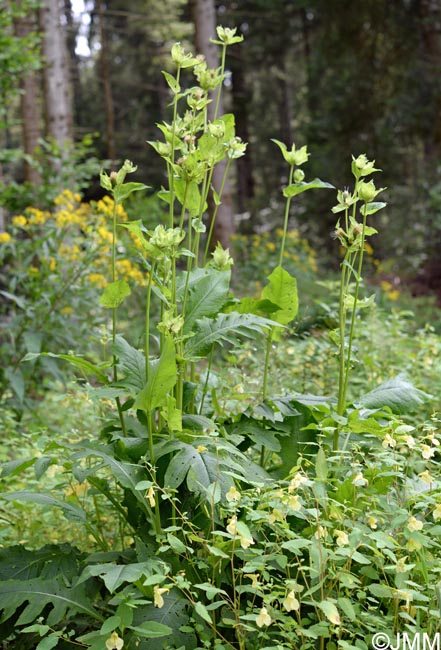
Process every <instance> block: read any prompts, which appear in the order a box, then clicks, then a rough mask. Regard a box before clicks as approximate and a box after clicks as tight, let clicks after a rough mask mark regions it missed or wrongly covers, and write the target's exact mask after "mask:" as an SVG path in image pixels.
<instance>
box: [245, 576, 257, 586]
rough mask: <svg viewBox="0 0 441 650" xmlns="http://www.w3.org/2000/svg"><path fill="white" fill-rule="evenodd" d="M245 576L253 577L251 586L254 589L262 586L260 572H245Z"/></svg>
mask: <svg viewBox="0 0 441 650" xmlns="http://www.w3.org/2000/svg"><path fill="white" fill-rule="evenodd" d="M245 578H250V579H251V581H252V582H251V586H252V587H253V589H258V588H259V587H260V582H259V574H258V573H245Z"/></svg>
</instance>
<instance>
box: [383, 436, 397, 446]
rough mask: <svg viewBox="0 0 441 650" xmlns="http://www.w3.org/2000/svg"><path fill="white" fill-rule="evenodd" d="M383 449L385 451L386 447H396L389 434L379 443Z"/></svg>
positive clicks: (395, 442)
mask: <svg viewBox="0 0 441 650" xmlns="http://www.w3.org/2000/svg"><path fill="white" fill-rule="evenodd" d="M381 444H382V446H383V447H384V449H387V448H388V447H391V448H392V449H393V448H394V447H396V446H397V441H396V440H394V439H393V438H392V436H391V435H390V433H386V435H385V436H384V440H383V442H382V443H381Z"/></svg>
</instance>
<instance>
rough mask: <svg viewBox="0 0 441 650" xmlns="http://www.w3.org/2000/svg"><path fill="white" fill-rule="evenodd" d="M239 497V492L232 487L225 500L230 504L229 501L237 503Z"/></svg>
mask: <svg viewBox="0 0 441 650" xmlns="http://www.w3.org/2000/svg"><path fill="white" fill-rule="evenodd" d="M240 497H241V494H240V492H239V490H237V489H236V487H235V486H234V485H232V486H231V487H230V489H229V490H228V492H227V493H226V495H225V498H226V499H227V501H228V503H231V501H239V500H240Z"/></svg>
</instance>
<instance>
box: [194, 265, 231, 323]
mask: <svg viewBox="0 0 441 650" xmlns="http://www.w3.org/2000/svg"><path fill="white" fill-rule="evenodd" d="M230 278H231V271H229V270H228V271H218V270H216V269H212V268H207V269H204V271H203V275H201V276H200V277H199V278H198V280H197V281H196V282H193V281H191V279H190V290H189V292H188V298H187V304H186V309H185V324H184V333H188V332H190V331H191V329H192V328H193V325H194V324H195V322H196V320H198V319H199V318H202V317H203V316H212V315H214V314H217V312H218V311H220V309H222V307H223V306H224V304H225V302H226V300H227V298H228V291H229V287H230Z"/></svg>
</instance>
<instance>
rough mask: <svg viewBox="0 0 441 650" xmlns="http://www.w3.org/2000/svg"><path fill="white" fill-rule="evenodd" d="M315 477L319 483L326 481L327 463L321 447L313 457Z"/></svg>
mask: <svg viewBox="0 0 441 650" xmlns="http://www.w3.org/2000/svg"><path fill="white" fill-rule="evenodd" d="M315 475H316V476H317V478H318V479H319V481H326V479H327V478H328V462H327V460H326V454H325V452H324V451H323V448H322V447H320V449H319V450H318V452H317V456H316V457H315Z"/></svg>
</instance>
